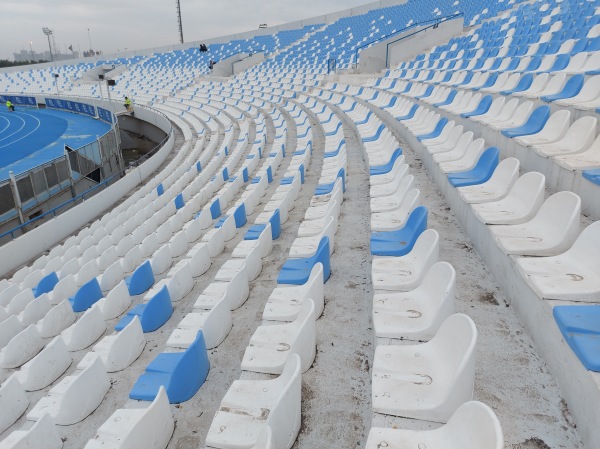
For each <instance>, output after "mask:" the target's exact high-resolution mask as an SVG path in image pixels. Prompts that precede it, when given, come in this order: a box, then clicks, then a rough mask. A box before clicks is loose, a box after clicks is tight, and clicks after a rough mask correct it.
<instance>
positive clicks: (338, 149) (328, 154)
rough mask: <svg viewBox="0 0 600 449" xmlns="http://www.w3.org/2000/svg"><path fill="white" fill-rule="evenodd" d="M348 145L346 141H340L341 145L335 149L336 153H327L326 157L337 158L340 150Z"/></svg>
mask: <svg viewBox="0 0 600 449" xmlns="http://www.w3.org/2000/svg"><path fill="white" fill-rule="evenodd" d="M345 144H346V139H342V140H341V141H340V144H339V145H338V147H337V148H336V149H335V151H329V152H326V153H325V157H326V158H327V157H335V156H337V155H338V154H339V153H340V150H341V149H342V147H343V146H344V145H345Z"/></svg>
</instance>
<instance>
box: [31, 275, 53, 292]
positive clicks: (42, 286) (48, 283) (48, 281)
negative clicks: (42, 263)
mask: <svg viewBox="0 0 600 449" xmlns="http://www.w3.org/2000/svg"><path fill="white" fill-rule="evenodd" d="M56 284H58V275H57V274H56V271H53V272H52V273H49V274H47V275H46V276H44V277H43V278H42V279H40V282H38V284H37V286H35V287H33V288H32V289H31V291H32V292H33V296H34V297H36V298H37V297H38V296H41V295H43V294H44V293H49V292H51V291H52V290H54V287H56Z"/></svg>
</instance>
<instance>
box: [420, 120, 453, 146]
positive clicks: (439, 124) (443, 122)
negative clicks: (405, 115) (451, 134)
mask: <svg viewBox="0 0 600 449" xmlns="http://www.w3.org/2000/svg"><path fill="white" fill-rule="evenodd" d="M446 123H448V119H447V118H446V117H442V118H441V119H440V120H439V121H438V122H437V125H435V129H434V130H433V131H431V132H430V133H428V134H420V135H418V136H416V137H417V140H418V141H422V140H427V139H435V138H436V137H438V136H439V135H440V134H441V133H442V130H443V129H444V126H446Z"/></svg>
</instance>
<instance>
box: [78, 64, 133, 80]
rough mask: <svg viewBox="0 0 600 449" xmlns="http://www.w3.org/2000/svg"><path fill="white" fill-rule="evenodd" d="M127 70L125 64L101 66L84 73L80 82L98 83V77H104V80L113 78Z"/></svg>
mask: <svg viewBox="0 0 600 449" xmlns="http://www.w3.org/2000/svg"><path fill="white" fill-rule="evenodd" d="M125 70H127V64H101V65H99V66H97V67H94V68H93V69H90V70H88V71H87V72H85V73H84V74H83V75H82V77H81V80H82V81H98V77H99V75H104V77H105V78H109V79H112V78H115V77H116V76H117V75H119V74H121V73H123V72H124V71H125Z"/></svg>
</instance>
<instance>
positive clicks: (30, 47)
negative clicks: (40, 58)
mask: <svg viewBox="0 0 600 449" xmlns="http://www.w3.org/2000/svg"><path fill="white" fill-rule="evenodd" d="M32 44H33V42H31V41H30V42H29V49H30V50H31V62H33V47H32Z"/></svg>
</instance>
